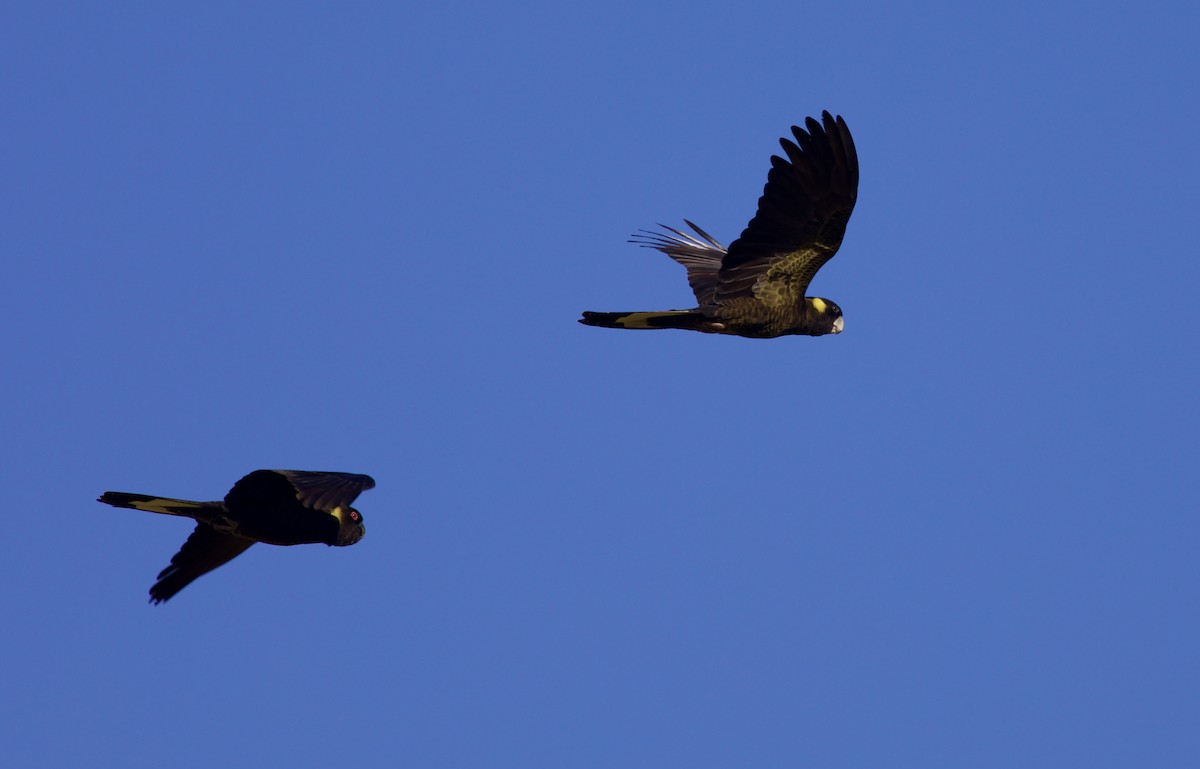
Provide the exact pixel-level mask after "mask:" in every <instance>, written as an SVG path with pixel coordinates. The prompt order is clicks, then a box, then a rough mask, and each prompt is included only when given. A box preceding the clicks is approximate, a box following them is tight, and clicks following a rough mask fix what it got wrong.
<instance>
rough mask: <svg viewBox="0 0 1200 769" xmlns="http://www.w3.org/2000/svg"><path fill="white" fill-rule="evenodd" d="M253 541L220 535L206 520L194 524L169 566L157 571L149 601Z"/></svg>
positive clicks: (173, 590)
mask: <svg viewBox="0 0 1200 769" xmlns="http://www.w3.org/2000/svg"><path fill="white" fill-rule="evenodd" d="M253 544H254V540H252V539H246V538H245V537H238V536H234V535H233V534H223V533H221V532H219V531H217V530H216V529H214V528H213V527H212V526H209V525H208V524H207V523H197V524H196V528H195V530H194V531H193V532H192V534H191V536H189V537H188V538H187V542H184V543H183V547H181V548H179V552H178V553H176V554H175V555H174V557H172V558H171V565H170V566H168V567H167V568H165V569H163V570H162V571H161V572H159V574H158V581H157V582H155V583H154V587H152V588H150V601H151V602H152V603H162V602H163V601H165V600H167V599H168V598H170V597H171V596H173V595H175V594H176V593H178V592H179V591H180V590H183V589H184V588H185V587H186V586H187V585H188V584H189V583H191V581H192V580H194V579H196V578H197V577H199V576H201V575H204V574H207V573H208V572H210V571H212V570H213V569H215V568H217V567H218V566H220V565H222V564H225V563H228V562H229V561H231V560H233V559H234V558H235V557H237V556H238V555H240V554H241V553H242V552H244V551H245V550H246V548H248V547H250V546H251V545H253Z"/></svg>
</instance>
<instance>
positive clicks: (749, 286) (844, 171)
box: [715, 112, 858, 304]
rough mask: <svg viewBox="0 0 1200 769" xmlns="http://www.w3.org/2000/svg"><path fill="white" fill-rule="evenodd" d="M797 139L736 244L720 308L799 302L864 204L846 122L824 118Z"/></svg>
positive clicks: (721, 286)
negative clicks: (745, 302) (742, 300)
mask: <svg viewBox="0 0 1200 769" xmlns="http://www.w3.org/2000/svg"><path fill="white" fill-rule="evenodd" d="M805 125H806V126H807V128H808V130H807V131H805V130H804V129H803V128H800V127H798V126H792V135H793V136H794V137H795V139H796V141H795V142H794V143H793V142H791V141H789V140H788V139H786V138H785V139H780V140H779V144H780V145H781V146H782V147H783V151H784V153H785V154H786V155H787V159H784V158H781V157H779V156H778V155H772V156H771V170H770V172H769V173H768V174H767V184H766V186H765V187H764V188H763V194H762V197H760V198H759V199H758V211H757V212H756V213H755V214H754V218H753V219H751V220H750V223H749V224H748V225H746V229H745V230H744V231H743V232H742V234H741V236H740V237H739V238H738V239H737V240H735V241H733V242H732V243H730V244H729V252H728V253H727V254H726V255H725V258H724V259H723V260H722V261H721V270H720V273H719V274H718V279H717V285H716V287H715V298H716V301H717V303H719V304H720V303H724V302H727V301H729V300H731V299H736V298H739V297H755V298H758V299H759V300H760V301H764V302H768V303H774V302H788V303H793V304H794V303H796V302H799V301H800V300H801V299H803V298H804V293H805V290H806V289H807V288H808V284H809V283H810V282H811V281H812V279H813V276H814V275H816V273H817V270H819V269H821V265H823V264H825V262H827V261H829V259H830V258H832V257H833V255H834V254H835V253H837V250H838V246H840V245H841V244H842V236H843V235H844V234H845V232H846V223H847V222H848V221H849V220H850V214H851V212H853V211H854V202H855V200H856V199H857V198H858V153H857V152H856V150H855V149H854V139H853V138H851V136H850V129H848V128H847V127H846V121H844V120H842V118H841V116H840V115H839V116H838V117H837V118H834V117H833V116H832V115H830V114H829V113H828V112H823V113H821V122H820V123H818V122H817V121H816V119H814V118H811V117H810V118H807V120H806V121H805Z"/></svg>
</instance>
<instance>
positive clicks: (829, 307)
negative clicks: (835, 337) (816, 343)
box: [804, 296, 843, 336]
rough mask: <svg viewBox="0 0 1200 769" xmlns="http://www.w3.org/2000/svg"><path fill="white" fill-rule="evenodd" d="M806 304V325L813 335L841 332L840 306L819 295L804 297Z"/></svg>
mask: <svg viewBox="0 0 1200 769" xmlns="http://www.w3.org/2000/svg"><path fill="white" fill-rule="evenodd" d="M804 302H805V304H807V305H808V327H809V328H810V329H812V330H811V331H809V333H810V334H812V335H813V336H821V335H822V334H840V333H842V327H843V321H842V308H841V307H838V306H837V305H836V304H835V303H833V302H831V301H829V300H828V299H822V298H820V297H819V296H814V297H805V299H804Z"/></svg>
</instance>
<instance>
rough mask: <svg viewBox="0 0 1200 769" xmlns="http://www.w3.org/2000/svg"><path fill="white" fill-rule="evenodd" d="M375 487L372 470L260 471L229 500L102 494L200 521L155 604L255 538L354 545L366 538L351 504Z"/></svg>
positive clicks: (162, 577)
mask: <svg viewBox="0 0 1200 769" xmlns="http://www.w3.org/2000/svg"><path fill="white" fill-rule="evenodd" d="M374 487H375V481H374V480H373V479H372V478H371V477H370V476H368V475H356V474H354V473H326V472H309V471H306V470H255V471H254V472H252V473H250V474H249V475H247V476H246V477H244V478H242V479H241V480H240V481H238V482H237V483H235V484H234V485H233V488H232V489H230V490H229V493H228V494H226V495H225V499H224V500H221V501H216V502H191V501H189V500H186V499H168V498H166V497H152V496H149V495H146V494H127V493H125V492H123V491H106V492H104V493H103V494H101V495H100V498H99V499H98V500H97V501H99V502H104V503H105V504H109V505H112V506H113V507H128V508H132V509H134V510H145V511H146V512H150V513H162V514H164V515H181V516H184V517H185V518H192V519H195V521H196V528H195V530H194V531H193V532H192V534H191V536H190V537H188V538H187V542H184V543H183V547H181V548H180V549H179V552H178V553H176V554H175V556H174V557H173V558H172V559H171V565H170V566H168V567H167V568H165V569H163V570H162V571H161V572H160V573H159V575H158V581H157V582H155V583H154V586H153V587H151V588H150V602H151V603H156V604H157V603H162V602H163V601H166V600H168V599H169V598H170V597H171V596H173V595H175V594H176V593H178V592H179V591H180V590H182V589H183V588H184V587H186V586H187V585H188V584H190V583H191V582H192V580H194V579H196V578H197V577H199V576H201V575H204V574H207V573H208V572H210V571H212V570H213V569H215V568H217V567H218V566H220V565H222V564H224V563H228V562H229V561H230V560H232V559H233V558H235V557H237V556H238V555H240V554H241V553H243V552H244V551H245V550H246V548H248V547H250V546H251V545H253V544H254V543H255V542H265V543H267V544H269V545H304V544H309V543H316V542H324V543H325V544H326V545H338V546H345V545H353V544H354V543H355V542H357V541H359V540H360V539H362V537H363V533H364V532H365V529H364V528H363V519H362V513H360V512H358V511H357V510H355V509H354V508H353V507H350V503H352V502H353V501H354V499H355V498H356V497H357V496H358V495H359V494H360V493H362V492H364V491H366V490H367V489H372V488H374Z"/></svg>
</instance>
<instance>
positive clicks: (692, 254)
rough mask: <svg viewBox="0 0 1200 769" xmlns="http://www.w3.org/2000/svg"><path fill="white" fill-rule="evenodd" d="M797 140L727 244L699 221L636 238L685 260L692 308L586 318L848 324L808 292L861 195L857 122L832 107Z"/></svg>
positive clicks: (679, 324)
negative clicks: (693, 300)
mask: <svg viewBox="0 0 1200 769" xmlns="http://www.w3.org/2000/svg"><path fill="white" fill-rule="evenodd" d="M805 125H806V128H807V130H806V129H805V128H800V127H798V126H792V135H793V136H794V138H795V142H792V141H789V140H788V139H780V140H779V143H780V145H781V146H782V147H783V150H784V154H786V155H787V158H786V159H784V158H781V157H779V156H772V157H771V170H770V172H769V173H768V174H767V183H766V186H765V187H764V188H763V194H762V197H760V198H759V200H758V211H757V212H756V213H755V215H754V217H753V218H752V219H751V220H750V223H749V224H748V225H747V226H746V229H745V230H744V231H743V232H742V234H741V236H740V237H738V239H737V240H735V241H733V243H731V244H730V245H729V247H728V248H726V247H725V246H723V245H722V244H721V243H719V242H718V241H717V240H716V239H714V238H713V237H712V236H711V235H709V234H708V233H706V232H705V231H704V230H702V229H700V228H699V227H697V226H696V225H695V224H692V223H691V222H689V221H687V220H686V219H685V220H684V222H685V223H686V224H687V226H688V227H690V228H691V229H692V230H693V232H694V233H695V234H692V233H685V232H683V231H681V230H677V229H675V228H674V227H668V226H666V225H660V226H662V227H663V229H664V230H665V232H651V231H642V232H641V233H639V234H637V235H635V236H634V237H633V240H632V242H634V243H638V244H639V245H642V246H647V247H649V248H654V249H656V250H658V251H661V252H663V253H664V254H666V255H667V256H670V257H671V258H672V259H674V260H675V261H677V262H679V263H680V264H682V265H683V266H684V267H685V268H686V269H687V273H688V283H689V284H690V285H691V287H692V291H693V293H695V295H696V300H697V302H698V305H699V306H697V307H695V308H694V309H691V310H664V311H658V312H584V313H583V317H582V318H581V319H580V323H583V324H585V325H589V326H601V327H605V328H630V329H657V328H678V329H687V330H691V331H700V332H703V333H709V334H732V335H735V336H744V337H751V338H772V337H777V336H784V335H787V334H805V335H809V336H821V335H823V334H837V333H840V332H841V331H842V328H843V320H842V310H841V308H840V307H838V306H837V304H835V303H834V302H832V301H830V300H828V299H823V298H820V297H806V296H805V291H806V290H807V289H808V285H809V283H811V282H812V279H813V276H814V275H816V273H817V270H819V269H820V268H821V266H822V265H824V264H825V263H826V262H828V261H829V260H830V259H831V258H832V257H833V255H834V254H835V253H837V250H838V247H839V246H840V245H841V242H842V236H843V235H844V234H845V231H846V224H847V222H849V220H850V214H851V213H852V212H853V211H854V204H855V202H856V200H857V198H858V153H857V151H856V149H855V147H854V139H853V138H852V137H851V136H850V129H849V128H847V127H846V122H845V121H844V120H843V119H842V118H841V117H840V116H839V117H837V118H834V117H833V116H832V115H830V114H829V113H828V112H824V113H822V115H821V121H820V122H818V121H817V120H815V119H814V118H808V119H807V121H806V122H805Z"/></svg>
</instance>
